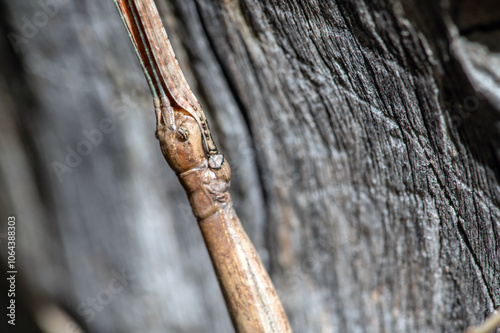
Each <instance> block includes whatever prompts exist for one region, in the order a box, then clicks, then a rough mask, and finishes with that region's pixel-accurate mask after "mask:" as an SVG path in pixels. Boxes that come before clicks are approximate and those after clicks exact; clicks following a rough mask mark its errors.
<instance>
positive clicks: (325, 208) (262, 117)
mask: <svg viewBox="0 0 500 333" xmlns="http://www.w3.org/2000/svg"><path fill="white" fill-rule="evenodd" d="M156 2H157V5H158V7H159V10H160V12H161V14H162V17H163V19H164V22H165V24H166V26H167V31H168V33H169V36H170V39H171V42H172V44H173V47H174V50H175V52H176V54H177V56H178V58H179V61H180V64H181V67H182V68H183V70H184V72H185V75H186V77H187V79H188V81H189V82H190V84H191V85H192V88H193V90H194V91H195V93H196V95H197V96H198V98H199V99H200V101H201V103H202V105H203V106H204V108H205V110H206V111H207V113H208V114H209V117H210V119H209V120H210V125H211V128H212V131H213V132H214V133H215V136H216V138H215V139H216V141H217V142H218V145H219V146H220V148H221V149H222V151H223V152H224V153H225V154H226V156H227V158H228V160H229V162H230V164H231V166H232V169H233V183H232V189H231V193H232V196H233V200H234V202H235V205H236V210H237V211H238V213H239V214H240V217H241V220H242V222H243V225H244V227H245V228H246V230H247V232H248V233H249V235H250V237H251V239H252V240H253V241H254V243H255V245H256V247H257V249H258V251H259V253H260V255H261V256H262V258H263V260H264V262H265V264H266V266H267V267H268V269H269V272H270V275H271V277H272V279H273V281H274V283H275V285H276V287H277V290H278V293H279V294H280V296H281V298H282V302H283V303H284V306H285V309H286V311H287V314H288V316H289V319H290V321H291V324H292V327H293V329H294V332H298V333H301V332H462V331H464V330H465V328H466V327H467V326H468V325H471V324H478V323H480V322H482V320H483V319H484V318H485V316H487V315H488V314H490V313H491V312H492V311H493V309H494V308H495V307H498V306H500V186H499V183H500V159H499V158H500V154H499V152H500V126H499V122H500V112H499V111H500V71H499V68H500V53H499V52H500V46H499V45H500V44H499V43H498V41H499V40H500V3H499V2H498V1H494V0H476V1H469V0H463V1H444V0H437V1H429V0H424V1H418V0H402V1H392V0H378V1H368V0H366V1H362V0H347V1H321V0H305V1H300V0H291V1H277V0H274V1H273V0H261V1H255V0H253V1H252V0H240V1H236V0H224V1H222V0H219V1H209V0H196V1H193V0H171V1H166V0H157V1H156ZM0 4H1V8H0V21H1V26H0V29H1V30H2V31H1V33H0V36H1V37H2V38H1V40H0V153H1V154H0V187H1V189H2V190H1V193H0V218H1V222H0V223H1V224H0V226H1V229H0V233H2V234H0V237H3V238H0V240H1V241H2V245H1V248H2V253H1V257H2V259H3V260H4V261H3V262H4V263H5V260H6V255H5V254H6V249H5V228H6V221H7V216H8V215H9V214H15V215H16V217H17V250H18V252H17V265H18V271H19V274H18V285H17V286H18V291H19V293H18V294H17V300H18V313H17V314H18V316H17V320H18V325H16V329H18V330H19V332H28V331H30V332H36V330H35V328H33V327H32V326H31V325H34V324H33V320H35V319H36V320H38V321H37V322H38V324H40V323H43V322H46V321H47V320H49V319H50V320H51V321H50V323H49V324H46V325H49V326H50V325H52V327H57V328H56V329H54V332H56V333H62V332H75V331H77V330H76V329H75V328H74V327H73V326H71V325H70V324H69V323H70V321H69V320H68V319H57V318H59V317H58V315H57V313H59V312H57V311H55V310H53V309H54V308H55V307H54V306H57V307H58V308H59V309H64V311H65V312H66V313H68V314H69V316H71V317H72V318H73V319H74V320H75V321H76V322H78V323H79V325H80V326H81V327H82V328H84V330H85V331H88V332H96V333H101V332H125V333H126V332H218V333H219V332H233V329H232V327H231V324H230V321H229V318H228V314H227V311H226V309H225V305H224V303H223V299H222V297H221V294H220V290H219V287H218V285H217V283H216V280H215V276H214V273H213V270H212V268H211V265H210V262H209V258H208V255H207V253H206V250H205V247H204V244H203V242H202V238H201V236H200V233H199V230H198V226H197V225H196V221H195V219H194V218H193V216H192V214H191V212H190V208H189V205H188V201H187V199H186V196H185V194H184V193H183V192H182V189H181V187H180V185H179V183H178V181H177V179H176V178H175V175H174V174H173V172H172V171H170V170H169V169H168V166H167V165H166V163H165V162H164V161H163V157H162V156H161V153H160V151H159V147H158V144H157V140H156V139H155V138H154V114H153V105H152V99H151V97H150V94H149V90H148V88H147V85H146V82H145V79H144V78H143V75H142V73H141V71H140V68H139V65H138V61H137V59H136V57H135V55H134V53H133V51H132V47H131V45H130V42H129V40H128V38H127V35H126V33H125V30H124V28H123V26H122V23H121V21H120V18H119V16H118V13H117V10H116V8H115V6H114V4H113V2H112V1H111V0H106V1H88V0H80V1H70V0H40V1H35V0H16V1H6V0H3V1H0ZM103 130H105V132H103ZM99 133H101V136H100V135H99ZM88 137H90V138H92V140H93V141H94V143H92V142H91V140H90V139H89V138H88ZM85 142H86V143H85ZM71 151H76V152H77V153H78V152H81V153H82V154H80V155H85V156H80V158H78V157H75V153H70V152H71ZM4 268H5V266H2V271H5V269H4ZM117 276H121V278H120V279H117V278H116V277H117ZM4 281H5V279H4V278H2V283H5V282H4ZM116 281H120V283H116ZM2 290H3V288H2ZM5 295H6V293H5V292H3V291H2V294H1V295H0V299H1V300H2V302H4V303H5V297H6V296H5ZM4 303H2V304H4ZM5 304H6V303H5ZM2 306H3V305H2ZM3 309H5V307H3ZM2 311H4V310H2ZM2 313H3V312H2ZM0 325H5V316H4V315H2V323H1V324H0ZM57 325H59V326H57ZM68 325H69V326H68ZM0 327H3V326H0ZM8 329H9V330H8V332H10V331H13V332H14V330H13V327H8ZM499 331H500V330H499Z"/></svg>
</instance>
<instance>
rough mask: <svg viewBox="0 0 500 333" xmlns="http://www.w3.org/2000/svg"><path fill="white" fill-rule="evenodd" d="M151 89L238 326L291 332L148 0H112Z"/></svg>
mask: <svg viewBox="0 0 500 333" xmlns="http://www.w3.org/2000/svg"><path fill="white" fill-rule="evenodd" d="M115 3H116V5H117V8H118V11H119V12H120V15H121V17H122V20H123V23H124V25H125V28H126V29H127V31H128V33H129V36H130V39H131V41H132V44H133V45H134V49H135V51H136V53H137V57H138V58H139V61H140V63H141V66H142V69H143V71H144V75H145V77H146V80H147V81H148V84H149V87H150V89H151V93H152V95H153V101H154V109H155V116H156V136H157V138H158V140H159V142H160V148H161V151H162V153H163V155H164V157H165V159H166V160H167V162H168V164H169V165H170V167H171V168H172V169H173V170H174V171H175V173H176V174H177V176H178V178H179V180H180V182H181V183H182V185H183V187H184V189H185V190H186V193H187V195H188V197H189V201H190V204H191V207H192V209H193V213H194V215H195V216H196V218H197V220H198V224H199V226H200V229H201V233H202V235H203V238H204V240H205V244H206V246H207V249H208V252H209V254H210V258H211V260H212V264H213V266H214V269H215V273H216V275H217V278H218V281H219V284H220V287H221V289H222V293H223V295H224V299H225V301H226V305H227V308H228V310H229V314H230V316H231V320H232V322H233V325H234V328H235V330H236V331H237V332H241V333H243V332H244V333H258V332H266V333H267V332H280V333H287V332H291V328H290V325H289V323H288V320H287V318H286V315H285V312H284V310H283V307H282V305H281V303H280V300H279V298H278V296H277V294H276V291H275V289H274V286H273V284H272V282H271V279H270V278H269V275H268V274H267V271H266V269H265V268H264V265H263V264H262V262H261V260H260V258H259V255H258V254H257V251H256V250H255V248H254V246H253V244H252V243H251V241H250V239H249V238H248V236H247V234H246V233H245V231H244V230H243V227H242V226H241V223H240V221H239V219H238V216H237V215H236V212H235V211H234V209H233V207H232V202H231V198H230V196H229V193H228V189H229V185H230V179H231V170H230V167H229V164H228V162H227V161H226V160H225V159H224V157H223V155H222V154H221V153H220V152H219V151H218V149H217V147H216V145H215V143H214V141H213V139H212V136H211V134H210V129H209V127H208V123H207V120H206V117H205V114H204V112H203V109H202V108H201V105H200V104H199V102H198V100H197V99H196V97H195V96H194V94H193V92H192V91H191V89H190V88H189V86H188V84H187V82H186V80H185V78H184V75H183V74H182V71H181V69H180V67H179V64H178V62H177V60H176V58H175V55H174V52H173V50H172V47H171V45H170V42H169V40H168V36H167V34H166V32H165V29H164V27H163V24H162V22H161V19H160V16H159V14H158V10H157V9H156V6H155V4H154V1H153V0H115Z"/></svg>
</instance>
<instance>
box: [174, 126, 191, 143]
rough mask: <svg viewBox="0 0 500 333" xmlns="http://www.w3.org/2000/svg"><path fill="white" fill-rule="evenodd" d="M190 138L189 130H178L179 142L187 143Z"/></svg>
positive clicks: (181, 128) (182, 128)
mask: <svg viewBox="0 0 500 333" xmlns="http://www.w3.org/2000/svg"><path fill="white" fill-rule="evenodd" d="M188 138H189V132H188V130H187V129H185V128H184V127H182V126H181V127H179V129H178V130H177V139H178V140H179V141H182V142H184V141H187V139H188Z"/></svg>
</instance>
